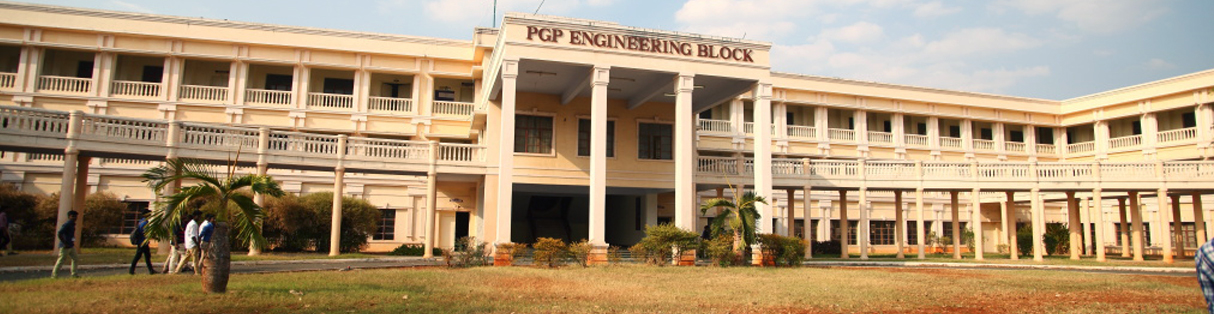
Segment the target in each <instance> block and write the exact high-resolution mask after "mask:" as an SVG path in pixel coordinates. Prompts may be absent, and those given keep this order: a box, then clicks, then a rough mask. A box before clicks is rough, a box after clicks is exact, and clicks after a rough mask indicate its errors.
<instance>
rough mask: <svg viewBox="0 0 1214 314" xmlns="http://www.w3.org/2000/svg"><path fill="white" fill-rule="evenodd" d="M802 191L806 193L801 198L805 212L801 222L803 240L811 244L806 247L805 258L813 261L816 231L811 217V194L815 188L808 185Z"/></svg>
mask: <svg viewBox="0 0 1214 314" xmlns="http://www.w3.org/2000/svg"><path fill="white" fill-rule="evenodd" d="M802 190H803V191H804V192H802V193H803V194H804V196H803V197H802V198H801V208H802V211H803V214H802V215H801V216H802V218H803V219H802V220H801V238H802V239H805V241H806V242H807V243H808V244H809V245H808V246H806V247H805V258H806V259H812V258H814V253H813V248H814V237H813V233H812V232H814V230H813V229H812V228H811V227H812V226H813V215H811V211H810V205H809V204H810V198H809V192H811V191H812V190H813V187H812V186H809V185H806V186H805V187H804V188H803V189H802Z"/></svg>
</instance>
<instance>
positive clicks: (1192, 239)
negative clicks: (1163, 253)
mask: <svg viewBox="0 0 1214 314" xmlns="http://www.w3.org/2000/svg"><path fill="white" fill-rule="evenodd" d="M1180 226H1181V232H1183V233H1184V235H1180V234H1176V233H1173V234H1172V247H1186V248H1195V247H1199V246H1201V244H1202V243H1197V228H1196V226H1195V225H1194V224H1193V223H1192V222H1185V223H1181V225H1180ZM1169 231H1171V230H1169ZM1182 236H1183V238H1181V237H1182ZM1182 239H1183V241H1184V242H1181V241H1182Z"/></svg>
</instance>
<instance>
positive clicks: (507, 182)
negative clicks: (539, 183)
mask: <svg viewBox="0 0 1214 314" xmlns="http://www.w3.org/2000/svg"><path fill="white" fill-rule="evenodd" d="M501 73H502V82H501V83H502V103H501V105H502V112H501V115H500V116H501V120H502V121H501V129H500V130H499V133H498V134H501V136H500V139H499V140H498V141H499V142H500V143H501V145H498V151H497V153H498V158H497V160H498V165H497V181H498V182H497V235H496V236H495V239H496V241H497V244H502V243H510V231H511V230H510V227H511V222H512V219H513V217H512V215H513V213H512V212H511V210H512V208H513V206H512V202H513V201H514V136H511V135H510V134H514V116H515V103H514V101H515V84H516V82H515V80H516V79H517V78H518V60H503V61H502V69H501ZM418 96H419V95H416V94H415V95H414V97H418Z"/></svg>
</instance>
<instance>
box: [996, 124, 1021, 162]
mask: <svg viewBox="0 0 1214 314" xmlns="http://www.w3.org/2000/svg"><path fill="white" fill-rule="evenodd" d="M1005 128H1006V124H1003V123H1002V122H996V123H995V124H994V126H992V127H991V135H992V136H993V138H994V139H995V153H997V154H999V160H1000V161H1006V160H1007V147H1006V146H1007V136H1005V134H1006V132H1007V131H1006V130H1004V129H1005ZM1025 146H1028V145H1027V143H1026V144H1025Z"/></svg>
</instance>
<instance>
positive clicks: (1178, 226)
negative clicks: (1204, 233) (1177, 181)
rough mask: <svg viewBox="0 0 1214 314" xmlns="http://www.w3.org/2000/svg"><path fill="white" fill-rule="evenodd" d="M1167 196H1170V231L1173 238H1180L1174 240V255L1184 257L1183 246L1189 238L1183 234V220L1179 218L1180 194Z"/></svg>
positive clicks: (1187, 242)
mask: <svg viewBox="0 0 1214 314" xmlns="http://www.w3.org/2000/svg"><path fill="white" fill-rule="evenodd" d="M1168 196H1169V197H1171V198H1172V233H1174V234H1175V235H1174V236H1173V238H1180V241H1177V242H1176V256H1177V257H1179V258H1181V259H1184V258H1185V252H1184V247H1185V246H1187V245H1188V244H1189V239H1188V237H1186V236H1184V222H1183V221H1182V220H1181V219H1180V194H1172V195H1168ZM1160 197H1163V196H1162V195H1160Z"/></svg>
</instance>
